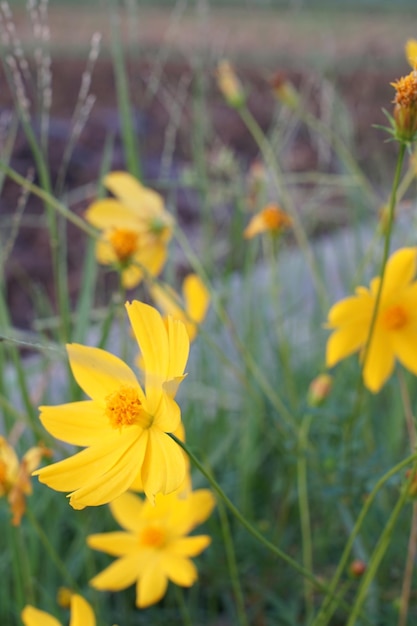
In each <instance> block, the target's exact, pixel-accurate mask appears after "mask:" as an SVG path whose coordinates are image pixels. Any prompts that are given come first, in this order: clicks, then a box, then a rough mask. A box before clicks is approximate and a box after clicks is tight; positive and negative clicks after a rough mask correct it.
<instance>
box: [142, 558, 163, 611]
mask: <svg viewBox="0 0 417 626" xmlns="http://www.w3.org/2000/svg"><path fill="white" fill-rule="evenodd" d="M167 586H168V579H167V577H166V576H165V574H164V572H163V570H162V569H161V567H160V565H159V564H158V562H156V563H155V564H154V566H153V567H148V568H147V569H146V571H145V572H144V573H143V576H142V577H141V578H140V580H139V581H138V584H137V588H136V606H138V607H139V608H144V607H146V606H150V605H151V604H155V603H156V602H159V600H161V599H162V598H163V597H164V595H165V592H166V590H167Z"/></svg>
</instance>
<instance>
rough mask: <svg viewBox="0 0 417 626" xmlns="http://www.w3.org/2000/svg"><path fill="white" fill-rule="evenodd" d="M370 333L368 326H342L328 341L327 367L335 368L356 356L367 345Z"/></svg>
mask: <svg viewBox="0 0 417 626" xmlns="http://www.w3.org/2000/svg"><path fill="white" fill-rule="evenodd" d="M368 332H369V325H368V326H356V325H353V324H351V325H349V326H342V328H340V329H339V330H335V331H334V332H333V333H332V334H331V335H330V337H329V338H328V340H327V346H326V366H327V367H333V366H334V365H336V363H338V362H339V361H341V360H342V359H345V358H346V357H348V356H350V355H351V354H354V353H355V352H357V350H359V349H360V348H361V347H362V346H363V345H364V343H365V341H366V339H367V336H368Z"/></svg>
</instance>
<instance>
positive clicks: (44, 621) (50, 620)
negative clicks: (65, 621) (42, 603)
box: [21, 605, 61, 626]
mask: <svg viewBox="0 0 417 626" xmlns="http://www.w3.org/2000/svg"><path fill="white" fill-rule="evenodd" d="M21 617H22V622H23V624H24V626H61V624H60V623H59V622H58V620H57V619H55V617H52V615H49V613H45V611H40V610H39V609H35V607H33V606H30V605H27V606H25V608H24V609H23V611H22V614H21Z"/></svg>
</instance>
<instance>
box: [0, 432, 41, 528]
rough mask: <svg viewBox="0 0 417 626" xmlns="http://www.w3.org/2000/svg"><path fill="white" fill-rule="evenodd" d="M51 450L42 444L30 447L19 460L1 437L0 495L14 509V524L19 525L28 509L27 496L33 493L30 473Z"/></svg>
mask: <svg viewBox="0 0 417 626" xmlns="http://www.w3.org/2000/svg"><path fill="white" fill-rule="evenodd" d="M49 455H50V452H49V450H47V449H46V448H44V447H42V446H36V447H34V448H30V450H28V451H27V452H26V454H25V455H24V456H23V458H22V460H21V461H20V462H19V459H18V457H17V454H16V452H15V451H14V449H13V448H12V446H11V445H9V444H8V443H7V441H6V439H5V438H4V437H0V497H1V496H5V497H7V500H8V502H9V505H10V509H11V511H12V514H13V517H12V524H13V525H14V526H18V525H19V524H20V521H21V519H22V515H23V514H24V512H25V510H26V496H28V495H30V494H31V493H32V485H31V483H30V475H31V473H32V472H33V470H35V469H36V468H37V467H38V466H39V464H40V462H41V460H42V457H43V456H49Z"/></svg>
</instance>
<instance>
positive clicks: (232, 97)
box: [217, 59, 245, 109]
mask: <svg viewBox="0 0 417 626" xmlns="http://www.w3.org/2000/svg"><path fill="white" fill-rule="evenodd" d="M217 85H218V87H219V89H220V91H221V92H222V94H223V96H224V98H225V100H226V102H227V104H229V105H230V106H232V107H234V108H235V109H239V108H240V107H241V106H242V105H243V104H244V102H245V94H244V92H243V89H242V85H241V84H240V80H239V79H238V77H237V76H236V72H235V70H234V67H233V66H232V64H231V63H230V61H227V60H226V59H224V60H223V61H220V62H219V64H218V66H217Z"/></svg>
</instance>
